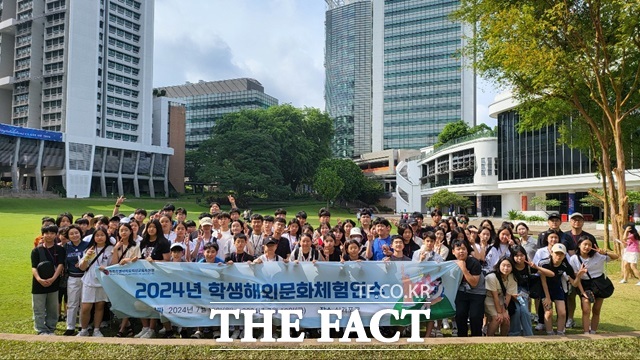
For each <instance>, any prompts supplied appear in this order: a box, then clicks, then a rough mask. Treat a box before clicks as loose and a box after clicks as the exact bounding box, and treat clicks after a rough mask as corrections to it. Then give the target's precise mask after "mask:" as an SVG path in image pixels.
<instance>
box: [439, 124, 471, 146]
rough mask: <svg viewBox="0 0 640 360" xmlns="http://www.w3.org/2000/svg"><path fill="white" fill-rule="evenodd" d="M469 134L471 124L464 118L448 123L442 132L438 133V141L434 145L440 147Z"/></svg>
mask: <svg viewBox="0 0 640 360" xmlns="http://www.w3.org/2000/svg"><path fill="white" fill-rule="evenodd" d="M467 135H469V125H468V124H467V123H466V122H464V121H463V120H458V121H456V122H451V123H448V124H447V125H445V126H444V128H443V129H442V132H441V133H440V134H439V135H438V142H437V143H436V144H435V145H434V147H436V148H437V147H439V146H442V145H444V144H446V143H447V142H449V141H451V140H453V139H457V138H461V137H463V136H467Z"/></svg>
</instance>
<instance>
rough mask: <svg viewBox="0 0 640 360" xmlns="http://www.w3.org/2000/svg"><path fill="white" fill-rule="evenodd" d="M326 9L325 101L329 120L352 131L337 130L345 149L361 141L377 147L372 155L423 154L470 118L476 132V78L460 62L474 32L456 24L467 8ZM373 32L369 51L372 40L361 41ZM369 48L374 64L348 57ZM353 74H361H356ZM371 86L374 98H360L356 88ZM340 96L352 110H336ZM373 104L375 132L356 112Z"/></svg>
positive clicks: (355, 151)
mask: <svg viewBox="0 0 640 360" xmlns="http://www.w3.org/2000/svg"><path fill="white" fill-rule="evenodd" d="M326 2H327V5H328V10H327V21H326V24H325V26H326V34H327V38H326V39H327V44H326V52H325V66H326V72H327V79H326V84H325V89H326V91H325V98H326V104H327V112H328V113H329V116H330V117H331V118H333V119H334V122H336V124H337V125H341V126H342V129H344V130H343V131H342V133H339V132H338V131H336V134H337V135H336V141H337V143H338V144H342V143H343V142H341V141H342V138H344V139H349V138H350V137H351V136H353V137H354V138H355V137H357V138H358V139H359V141H363V142H366V143H367V144H370V145H369V146H370V149H371V150H370V151H374V152H376V151H381V150H386V149H419V148H422V147H425V146H429V145H433V144H434V143H436V142H437V137H438V134H439V133H440V132H441V131H442V129H443V128H444V126H445V125H446V124H448V123H450V122H454V121H457V120H460V119H462V120H464V121H466V122H467V123H468V124H469V125H475V74H474V72H473V70H472V69H470V68H469V67H468V66H467V65H468V64H467V62H468V60H467V59H466V58H464V57H459V56H458V52H459V50H460V49H461V47H462V46H463V44H464V36H463V35H465V34H467V33H468V31H469V29H468V28H467V27H466V26H464V25H463V24H461V23H458V22H454V21H452V20H451V18H450V15H451V13H452V12H453V11H454V10H456V9H457V8H458V7H459V1H442V0H326ZM355 9H358V10H359V11H355ZM367 9H368V11H369V13H368V14H367V13H366V12H367ZM336 14H339V16H337V15H336ZM367 17H368V18H370V19H371V22H370V24H367V25H366V26H364V27H363V26H361V25H359V24H358V21H362V20H363V19H366V18H367ZM368 29H370V30H368ZM366 31H370V32H371V41H370V44H362V43H361V42H368V40H367V38H366V37H364V36H359V35H358V34H360V33H362V32H366ZM335 33H338V34H344V35H342V36H335V35H334V34H335ZM367 46H369V47H370V49H371V50H370V51H371V57H370V61H369V62H366V61H363V60H362V59H363V58H366V57H364V56H363V57H356V56H351V57H349V56H348V55H350V54H354V50H353V49H363V48H366V47H367ZM334 58H337V59H339V60H341V61H335V59H334ZM367 66H369V68H367ZM352 68H358V69H359V70H361V71H358V72H354V71H351V69H352ZM341 72H343V73H346V74H349V75H351V76H352V77H353V78H354V79H353V80H352V81H348V80H349V79H350V78H349V77H343V78H341V77H339V76H334V75H333V74H340V73H341ZM355 78H357V80H356V79H355ZM368 79H370V84H371V92H370V94H369V98H368V99H367V100H363V98H364V97H365V96H363V95H362V94H361V93H358V92H357V91H356V90H357V87H356V84H358V83H359V82H360V81H364V82H366V81H368ZM335 89H339V92H340V94H341V96H342V98H341V99H340V102H341V103H342V104H346V105H347V106H343V107H342V108H338V109H336V108H335V107H333V106H332V104H333V103H334V102H335V100H334V99H332V98H333V97H334V94H333V93H335V92H336V90H335ZM330 90H331V92H330ZM355 94H358V96H356V95H355ZM369 104H370V109H371V110H370V119H368V120H367V121H366V122H367V123H368V124H370V125H367V126H370V131H366V129H367V128H366V127H363V126H361V125H359V124H358V123H357V122H356V121H355V119H356V116H355V111H354V110H355V109H361V107H367V106H369ZM349 105H352V106H351V108H350V109H349ZM349 110H350V111H351V112H350V113H348V115H345V114H344V113H345V112H348V111H349ZM360 113H361V114H362V113H364V111H360ZM349 116H350V118H349ZM351 119H353V120H351ZM344 121H352V123H353V125H351V124H349V125H342V122H344ZM338 128H339V126H337V129H338ZM356 128H359V129H364V134H359V135H357V136H356V135H355V129H356ZM352 134H353V135H352ZM341 137H342V138H341ZM347 143H348V142H347ZM354 145H355V143H354ZM361 149H367V147H360V148H358V147H356V146H353V147H352V149H346V150H344V149H343V150H342V151H341V152H338V153H336V155H338V156H344V154H346V155H347V156H352V157H353V156H359V155H361V154H362V153H364V152H366V151H362V150H361Z"/></svg>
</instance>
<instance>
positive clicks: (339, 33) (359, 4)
mask: <svg viewBox="0 0 640 360" xmlns="http://www.w3.org/2000/svg"><path fill="white" fill-rule="evenodd" d="M327 4H328V5H329V8H328V10H327V12H326V20H325V27H326V38H325V64H326V73H325V76H326V79H325V91H324V92H325V102H326V103H325V107H326V110H327V112H328V113H329V116H330V117H331V119H332V120H333V124H334V130H335V135H334V139H333V142H332V147H333V154H334V155H335V156H338V157H343V158H353V157H357V156H360V155H362V154H366V153H370V152H371V145H372V144H371V91H372V80H371V76H372V73H371V69H372V68H371V61H372V56H373V52H372V46H373V9H372V6H373V3H372V2H371V1H353V2H349V1H345V2H338V1H328V2H327Z"/></svg>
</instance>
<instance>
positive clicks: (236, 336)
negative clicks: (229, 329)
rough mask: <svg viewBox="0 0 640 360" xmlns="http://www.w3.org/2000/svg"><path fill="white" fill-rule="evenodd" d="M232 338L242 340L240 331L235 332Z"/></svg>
mask: <svg viewBox="0 0 640 360" xmlns="http://www.w3.org/2000/svg"><path fill="white" fill-rule="evenodd" d="M231 338H232V339H240V330H237V329H236V330H233V333H232V334H231Z"/></svg>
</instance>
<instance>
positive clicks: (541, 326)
mask: <svg viewBox="0 0 640 360" xmlns="http://www.w3.org/2000/svg"><path fill="white" fill-rule="evenodd" d="M544 329H545V326H544V324H538V325H536V330H537V331H542V330H544Z"/></svg>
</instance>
